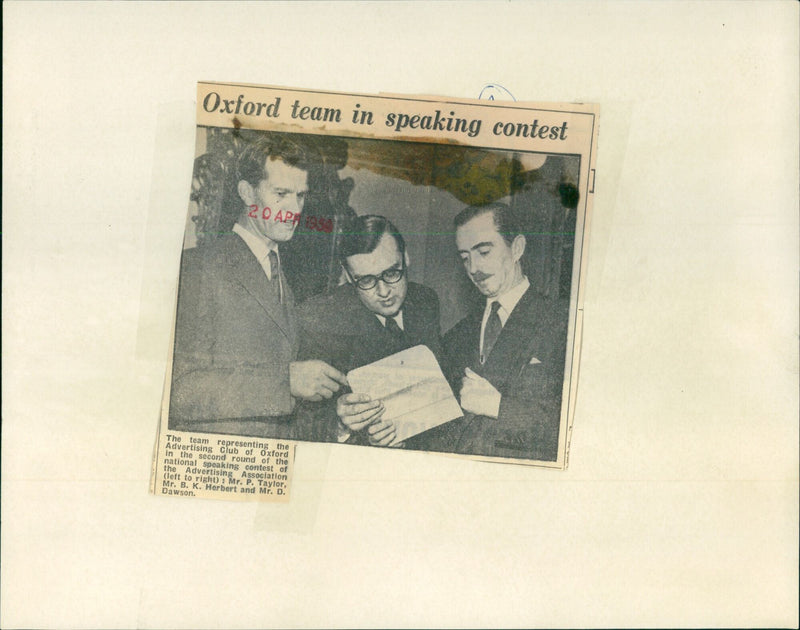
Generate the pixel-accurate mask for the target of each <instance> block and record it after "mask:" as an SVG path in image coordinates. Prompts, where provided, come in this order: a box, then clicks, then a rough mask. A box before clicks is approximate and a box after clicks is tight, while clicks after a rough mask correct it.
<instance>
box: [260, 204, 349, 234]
mask: <svg viewBox="0 0 800 630" xmlns="http://www.w3.org/2000/svg"><path fill="white" fill-rule="evenodd" d="M249 208H250V212H248V213H247V216H249V217H250V218H252V219H259V218H260V219H263V220H264V221H276V222H278V223H290V222H291V223H294V224H295V225H299V224H300V217H301V215H300V214H299V213H294V212H289V211H288V210H287V211H286V212H283V211H282V210H278V211H277V212H274V213H273V212H272V209H271V208H269V207H266V206H265V207H264V208H259V207H258V206H257V205H256V204H252V205H251V206H249ZM305 226H306V227H307V228H308V229H309V230H316V231H317V232H325V233H326V234H330V233H331V232H333V219H325V218H323V217H315V216H312V215H307V216H306V217H305Z"/></svg>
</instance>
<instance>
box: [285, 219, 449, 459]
mask: <svg viewBox="0 0 800 630" xmlns="http://www.w3.org/2000/svg"><path fill="white" fill-rule="evenodd" d="M340 259H341V263H342V267H343V270H344V273H345V276H346V278H347V281H348V282H347V284H344V285H342V286H340V287H337V288H336V289H335V290H334V291H333V292H332V293H331V294H329V295H322V296H317V297H314V298H311V299H310V300H308V301H307V302H305V303H304V304H303V305H302V306H301V307H300V309H299V322H300V328H301V348H300V355H299V356H300V358H308V359H310V358H316V359H321V360H323V361H325V362H326V363H329V364H330V365H332V366H334V367H335V368H336V369H338V370H340V371H341V372H344V373H347V372H349V371H350V370H352V369H354V368H356V367H360V366H362V365H366V364H368V363H372V362H374V361H377V360H379V359H382V358H384V357H387V356H389V355H391V354H394V353H396V352H399V351H401V350H405V349H406V348H410V347H413V346H416V345H420V344H422V345H426V346H428V347H429V348H430V349H431V350H432V351H433V353H434V354H435V355H436V356H437V357H438V356H439V355H440V349H441V348H440V330H439V300H438V298H437V297H436V293H434V292H433V291H432V290H431V289H429V288H427V287H424V286H422V285H420V284H416V283H414V282H409V281H408V263H409V260H408V254H407V253H406V248H405V241H404V240H403V236H402V235H401V234H400V233H399V232H398V230H397V228H395V227H394V225H392V223H391V222H390V221H389V220H388V219H386V218H385V217H381V216H377V215H363V216H360V217H357V218H355V219H354V220H353V221H352V222H351V224H350V225H348V226H346V227H345V230H344V233H343V235H342V240H341V243H340ZM382 413H383V405H382V403H381V402H380V401H372V400H370V399H369V398H368V397H367V396H366V395H361V394H354V393H348V394H344V395H342V396H340V397H339V398H338V400H337V401H333V400H330V401H323V402H317V403H314V402H304V403H303V404H301V405H299V406H298V408H297V410H296V413H295V419H296V425H297V437H298V438H299V439H303V440H311V441H327V442H336V441H339V442H349V443H356V444H372V445H377V446H398V443H397V442H396V441H395V439H394V438H395V435H396V430H395V428H394V426H393V425H392V424H391V422H389V421H385V420H383V419H382V417H381V414H382ZM412 439H413V438H412Z"/></svg>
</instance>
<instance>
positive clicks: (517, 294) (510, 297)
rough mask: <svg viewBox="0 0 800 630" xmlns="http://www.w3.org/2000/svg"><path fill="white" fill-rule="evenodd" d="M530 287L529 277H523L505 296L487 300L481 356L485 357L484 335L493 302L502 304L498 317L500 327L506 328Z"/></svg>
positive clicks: (482, 325)
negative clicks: (512, 313) (512, 312)
mask: <svg viewBox="0 0 800 630" xmlns="http://www.w3.org/2000/svg"><path fill="white" fill-rule="evenodd" d="M530 286H531V283H530V282H529V281H528V278H527V276H523V277H522V282H520V283H518V284H516V285H515V286H513V287H511V288H510V289H509V290H508V291H506V292H505V293H503V295H501V296H499V297H494V298H491V299H488V300H486V308H484V309H483V319H482V320H481V341H480V346H479V347H478V350H479V352H480V356H483V333H484V331H485V330H486V321H487V320H488V319H489V314H490V313H491V312H492V302H500V308H499V309H497V315H498V317H499V318H500V325H501V326H503V327H505V325H506V322H507V321H508V318H509V316H510V315H511V311H513V310H514V307H515V306H516V305H517V303H518V302H519V301H520V300H521V299H522V296H523V295H524V294H525V291H527V290H528V287H530Z"/></svg>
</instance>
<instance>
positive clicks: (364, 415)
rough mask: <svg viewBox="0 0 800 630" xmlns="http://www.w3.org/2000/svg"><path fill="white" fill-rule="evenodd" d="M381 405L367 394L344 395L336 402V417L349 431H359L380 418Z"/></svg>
mask: <svg viewBox="0 0 800 630" xmlns="http://www.w3.org/2000/svg"><path fill="white" fill-rule="evenodd" d="M382 413H383V403H382V402H381V401H380V400H372V399H371V398H370V397H369V396H367V394H345V395H344V396H340V397H339V400H337V401H336V415H338V416H339V419H340V420H341V421H342V424H343V425H344V426H346V427H347V428H348V429H350V430H351V431H360V430H361V429H363V428H364V427H366V426H369V424H370V423H372V422H374V421H375V420H377V419H379V418H380V417H381V414H382Z"/></svg>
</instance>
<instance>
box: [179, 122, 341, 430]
mask: <svg viewBox="0 0 800 630" xmlns="http://www.w3.org/2000/svg"><path fill="white" fill-rule="evenodd" d="M313 158H314V151H313V147H311V146H310V145H308V144H307V142H305V141H303V140H302V139H300V138H296V137H293V136H292V135H291V134H264V135H263V136H260V137H259V138H258V139H257V140H255V141H253V142H252V143H251V144H250V145H249V146H247V147H246V148H245V150H244V151H243V152H242V154H241V156H240V158H239V161H238V164H237V182H238V183H237V192H238V196H239V198H240V202H239V203H240V206H241V207H240V210H239V218H238V220H237V222H236V224H235V225H234V227H233V233H229V234H225V235H223V236H221V237H219V238H217V239H216V240H214V241H213V242H212V243H211V244H210V245H208V246H205V247H203V248H198V249H195V250H188V251H186V252H185V253H184V256H183V259H182V261H181V279H180V288H179V293H178V311H177V316H176V327H175V348H174V359H173V373H172V387H171V391H170V421H169V427H170V428H171V429H178V430H189V431H210V432H214V433H232V434H240V435H253V436H259V437H291V435H292V432H293V429H292V426H291V423H290V414H291V412H292V410H293V408H294V406H295V402H296V401H297V400H322V399H323V398H330V397H331V396H333V394H334V393H335V392H337V391H338V390H339V387H340V385H341V384H345V383H346V380H345V377H344V375H343V374H341V373H340V372H339V371H338V370H336V369H334V368H332V367H331V366H330V365H327V364H325V363H323V362H322V361H305V362H300V361H297V360H296V359H297V350H298V341H297V327H296V321H295V318H296V314H295V307H294V299H293V296H292V292H291V290H290V288H289V286H288V284H287V283H286V278H285V276H284V274H283V271H282V270H281V265H280V248H279V246H280V244H281V243H284V242H286V241H288V240H289V239H291V238H292V235H293V234H294V229H295V227H296V225H297V222H298V220H299V217H300V213H301V212H302V210H303V203H304V199H305V195H306V192H307V182H308V168H309V164H310V161H311V160H312V159H313Z"/></svg>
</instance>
